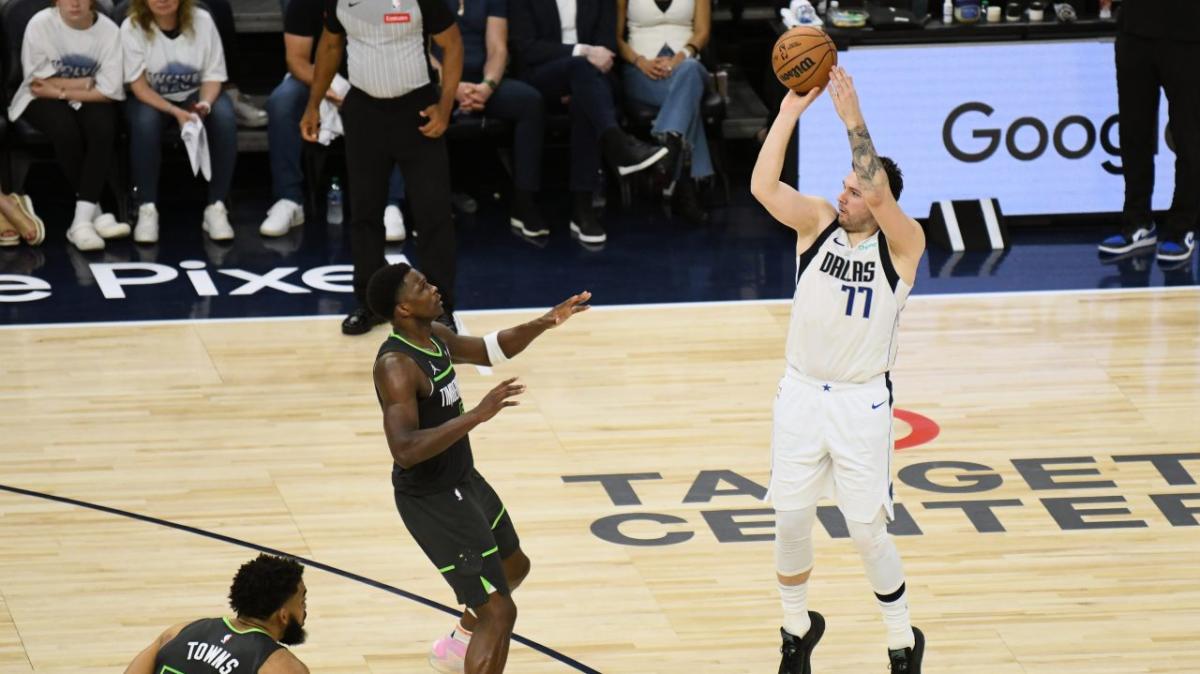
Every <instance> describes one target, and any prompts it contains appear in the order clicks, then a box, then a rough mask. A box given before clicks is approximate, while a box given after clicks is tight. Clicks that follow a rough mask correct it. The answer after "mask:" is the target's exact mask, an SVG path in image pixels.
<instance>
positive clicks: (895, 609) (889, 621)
mask: <svg viewBox="0 0 1200 674" xmlns="http://www.w3.org/2000/svg"><path fill="white" fill-rule="evenodd" d="M875 599H876V600H877V601H878V602H879V610H880V611H882V612H883V624H884V626H885V627H887V642H888V649H889V650H898V649H901V648H912V647H913V646H914V645H915V644H916V637H914V636H913V631H912V621H911V619H910V618H909V615H908V592H907V591H906V590H905V587H904V583H901V584H900V588H899V589H897V590H896V591H895V592H892V593H890V594H888V595H880V594H878V593H876V594H875ZM885 599H886V600H889V601H884V600H885Z"/></svg>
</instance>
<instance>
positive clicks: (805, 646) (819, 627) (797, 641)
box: [779, 611, 825, 674]
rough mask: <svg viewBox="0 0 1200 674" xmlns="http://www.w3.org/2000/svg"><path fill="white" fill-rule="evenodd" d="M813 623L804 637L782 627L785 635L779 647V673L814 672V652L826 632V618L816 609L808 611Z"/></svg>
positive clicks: (804, 673) (782, 632) (808, 673)
mask: <svg viewBox="0 0 1200 674" xmlns="http://www.w3.org/2000/svg"><path fill="white" fill-rule="evenodd" d="M808 619H809V621H811V623H812V624H811V625H810V626H809V628H808V633H807V634H805V635H804V636H803V637H798V636H796V635H794V634H789V633H788V631H787V630H785V629H783V628H782V627H780V628H779V634H780V635H781V636H782V637H783V645H782V646H780V647H779V652H780V653H781V654H782V657H781V658H780V659H779V674H812V652H813V649H814V648H816V647H817V642H818V641H820V640H821V635H823V634H825V618H823V617H822V616H821V614H820V613H817V612H816V611H809V612H808Z"/></svg>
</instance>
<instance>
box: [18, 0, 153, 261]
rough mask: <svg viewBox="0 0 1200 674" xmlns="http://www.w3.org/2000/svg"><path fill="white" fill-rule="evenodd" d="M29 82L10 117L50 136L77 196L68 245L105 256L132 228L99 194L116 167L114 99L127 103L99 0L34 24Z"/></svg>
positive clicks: (61, 7) (24, 45)
mask: <svg viewBox="0 0 1200 674" xmlns="http://www.w3.org/2000/svg"><path fill="white" fill-rule="evenodd" d="M21 70H22V72H23V73H24V78H23V79H22V80H21V85H20V87H18V89H17V91H16V93H15V94H14V95H13V98H12V101H11V102H10V103H9V106H8V117H9V119H11V120H13V121H14V122H15V121H17V120H18V119H22V120H25V121H26V122H28V123H30V124H32V125H33V126H34V127H36V128H37V129H38V130H40V131H41V132H42V133H44V134H46V135H47V136H48V137H49V138H50V141H51V143H53V145H54V152H55V155H56V157H57V158H58V161H59V164H60V166H61V167H62V171H63V174H64V175H66V177H67V180H68V181H69V182H70V183H71V188H72V189H73V190H74V191H75V217H74V219H73V220H72V221H71V226H70V228H68V229H67V240H68V241H70V242H71V243H72V244H74V245H75V246H76V247H77V248H79V250H84V251H87V250H100V249H102V248H104V239H110V238H115V237H121V236H128V235H129V225H126V224H123V223H118V222H117V221H116V219H114V218H113V217H112V216H105V217H104V218H101V217H100V216H101V213H100V205H99V202H100V192H101V190H103V189H104V182H105V178H106V176H107V175H108V172H109V170H110V169H111V167H112V157H113V144H114V142H115V139H116V128H117V111H116V109H115V108H114V106H113V105H112V102H113V101H115V100H121V99H123V98H125V88H124V86H123V80H122V77H121V76H122V72H121V44H120V40H119V38H118V31H117V25H116V24H115V23H113V22H112V21H111V20H110V19H109V18H108V17H106V16H104V15H103V14H100V13H98V12H97V11H95V9H94V7H93V5H92V0H58V1H57V2H56V3H55V4H54V6H53V7H47V8H46V9H43V10H42V11H40V12H38V13H37V14H35V15H34V16H33V18H32V19H30V20H29V23H28V24H27V25H26V27H25V36H24V38H23V39H22V41H21Z"/></svg>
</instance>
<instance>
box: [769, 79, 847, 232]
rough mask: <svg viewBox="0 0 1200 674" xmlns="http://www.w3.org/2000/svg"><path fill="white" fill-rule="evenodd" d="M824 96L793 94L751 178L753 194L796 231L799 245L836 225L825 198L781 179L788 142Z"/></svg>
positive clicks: (814, 92) (816, 91)
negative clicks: (803, 117) (825, 226)
mask: <svg viewBox="0 0 1200 674" xmlns="http://www.w3.org/2000/svg"><path fill="white" fill-rule="evenodd" d="M820 95H821V90H820V89H811V90H809V92H808V93H807V94H805V95H804V96H803V97H801V96H798V95H796V93H795V92H792V91H789V92H788V93H787V95H786V96H784V97H783V102H782V103H780V104H779V115H778V116H776V117H775V122H774V123H773V124H771V130H770V131H769V132H768V133H767V139H766V141H765V142H763V146H762V149H760V150H759V151H758V160H757V161H755V162H754V172H753V173H751V175H750V193H751V194H753V195H754V198H755V199H758V202H759V203H760V204H762V205H763V206H764V207H766V209H767V212H768V213H770V214H771V217H773V218H775V219H776V220H778V221H780V222H782V223H783V224H785V225H787V226H788V227H791V228H792V229H794V230H796V234H797V238H798V241H799V242H802V241H803V240H804V239H806V238H814V237H816V235H817V234H818V227H820V226H821V225H823V224H827V223H829V222H832V221H833V219H834V218H835V217H837V211H835V210H834V208H833V205H831V204H830V203H829V202H828V201H826V200H825V199H822V198H820V197H813V196H808V195H804V194H800V193H799V192H797V191H796V188H794V187H792V186H791V185H788V184H787V183H784V182H782V181H781V180H779V173H780V171H782V170H783V158H784V155H785V154H786V153H787V147H788V141H789V140H790V139H791V137H792V133H793V131H795V129H796V123H797V122H798V121H799V120H800V115H801V114H803V113H804V111H805V110H807V109H808V106H810V105H812V102H813V101H815V100H816V99H817V96H820Z"/></svg>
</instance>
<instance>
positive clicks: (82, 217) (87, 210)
mask: <svg viewBox="0 0 1200 674" xmlns="http://www.w3.org/2000/svg"><path fill="white" fill-rule="evenodd" d="M98 215H100V204H96V203H92V202H90V201H76V202H75V219H74V220H72V221H71V225H72V226H74V225H76V224H78V223H87V224H89V225H90V224H92V221H93V220H95V219H96V217H97V216H98Z"/></svg>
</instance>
